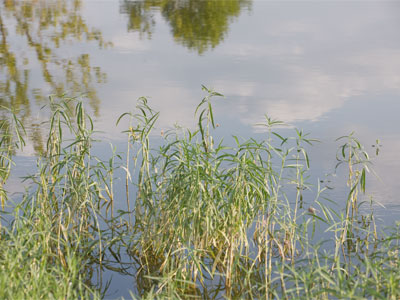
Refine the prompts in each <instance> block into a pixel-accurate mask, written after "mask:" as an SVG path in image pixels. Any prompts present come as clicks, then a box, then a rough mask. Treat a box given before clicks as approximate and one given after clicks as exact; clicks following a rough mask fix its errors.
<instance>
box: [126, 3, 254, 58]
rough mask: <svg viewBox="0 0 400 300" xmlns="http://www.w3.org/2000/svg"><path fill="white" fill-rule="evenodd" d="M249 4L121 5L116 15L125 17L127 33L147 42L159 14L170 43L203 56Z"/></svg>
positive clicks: (249, 6) (248, 7)
mask: <svg viewBox="0 0 400 300" xmlns="http://www.w3.org/2000/svg"><path fill="white" fill-rule="evenodd" d="M251 3H252V1H251V0H219V1H214V0H205V1H198V0H158V1H157V0H144V1H130V0H124V1H122V2H121V5H120V11H121V13H122V14H125V15H127V16H128V30H131V31H137V32H139V33H140V34H141V36H147V37H149V38H151V36H152V34H153V33H154V27H155V24H156V21H155V17H154V14H155V12H156V11H160V13H161V15H162V16H163V18H164V20H165V21H166V22H167V23H168V25H169V26H170V28H171V34H172V35H173V37H174V40H175V41H176V42H177V43H178V44H181V45H183V46H185V47H187V48H188V49H190V50H193V51H195V52H197V53H198V54H203V53H204V52H206V51H208V50H211V49H214V48H215V47H217V46H218V45H219V44H220V43H221V42H222V41H223V40H224V38H225V36H226V34H227V32H228V30H229V25H230V23H232V22H233V21H234V20H235V18H236V17H238V16H239V15H240V13H241V11H242V10H243V9H250V8H251Z"/></svg>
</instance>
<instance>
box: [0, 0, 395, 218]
mask: <svg viewBox="0 0 400 300" xmlns="http://www.w3.org/2000/svg"><path fill="white" fill-rule="evenodd" d="M399 13H400V3H399V2H395V1H369V2H360V1H354V2H349V1H346V2H344V1H335V2H332V1H322V2H316V1H310V2H303V1H279V2H278V1H276V2H275V1H251V0H231V1H222V0H221V1H195V0H175V1H172V0H171V1H144V2H143V1H127V0H122V1H105V0H103V1H100V0H99V1H97V0H86V1H61V0H48V1H38V2H35V3H33V2H31V1H15V2H12V1H6V0H5V1H2V2H1V4H0V105H1V106H7V107H11V108H13V109H16V110H19V111H20V112H19V116H20V117H21V118H22V119H23V121H24V123H25V126H26V127H27V129H28V133H29V138H28V139H27V147H26V148H25V151H24V152H23V153H18V155H19V158H17V159H16V161H17V166H16V171H15V173H14V176H13V177H12V178H11V179H10V183H9V187H8V188H9V190H11V191H20V189H21V187H20V185H19V180H18V177H19V176H23V175H24V173H29V170H30V169H32V170H33V168H34V166H35V164H34V160H33V159H27V158H26V157H27V156H30V157H32V156H35V155H36V154H37V153H39V152H40V151H41V149H43V147H44V145H45V141H44V139H43V134H44V132H45V130H44V129H43V125H42V122H43V120H44V119H45V118H46V113H45V111H44V110H41V107H42V106H43V105H44V104H45V103H47V96H48V95H49V94H52V93H57V94H60V93H64V92H65V93H67V94H68V95H71V96H75V95H80V94H82V93H85V94H86V95H87V102H88V106H89V107H90V109H91V110H92V112H93V114H94V116H95V123H96V124H95V127H96V128H97V130H100V131H101V133H100V134H99V136H100V137H101V138H102V139H103V140H104V141H106V143H104V144H105V146H104V152H106V151H108V149H109V145H108V144H107V142H108V141H109V142H113V143H115V144H119V143H121V142H122V141H123V140H124V135H123V134H122V133H121V131H122V130H123V129H124V127H123V126H115V121H116V119H117V118H118V116H119V115H120V114H122V113H123V112H126V111H130V110H132V109H133V108H134V106H135V103H136V99H137V98H138V97H140V96H147V97H149V101H150V105H151V106H152V107H153V108H154V109H156V110H158V111H160V112H161V115H160V119H159V123H158V127H157V130H156V131H157V132H160V131H161V129H165V128H171V127H172V125H173V124H174V123H178V124H180V125H182V126H187V127H192V126H194V122H193V120H194V118H193V116H194V109H195V107H196V105H197V104H198V102H199V101H200V100H201V98H202V97H203V96H204V93H203V92H202V91H201V84H204V85H205V86H207V87H210V88H214V89H215V90H216V91H218V92H220V93H222V94H224V95H225V97H226V98H225V99H222V100H221V101H219V102H218V103H216V105H215V114H216V119H217V121H218V123H219V124H221V126H220V127H219V128H218V129H217V132H216V134H217V135H218V136H220V137H221V136H225V137H226V139H229V137H230V136H231V135H233V134H234V135H240V136H243V137H249V136H256V137H258V138H262V137H263V132H262V131H260V128H259V127H257V126H254V124H256V123H258V122H260V121H262V119H263V115H264V114H265V113H267V114H268V115H269V116H271V117H273V118H277V119H280V120H282V121H285V122H286V123H288V124H289V126H288V127H286V128H285V129H282V130H284V131H285V130H288V131H290V130H292V128H294V127H298V128H303V129H304V130H305V131H306V132H311V133H312V136H314V137H316V138H319V139H320V140H321V141H322V143H320V144H317V145H316V146H315V147H314V148H312V149H311V150H310V157H311V159H312V161H311V164H312V168H313V170H314V173H313V174H312V177H313V178H312V180H315V181H316V180H317V179H318V178H321V177H323V176H324V175H325V174H327V173H332V172H333V171H334V166H335V152H336V148H337V146H338V145H339V144H338V142H335V139H336V138H337V137H339V136H342V135H345V134H348V133H350V132H352V131H355V132H356V135H357V136H358V137H359V139H360V140H361V141H362V142H363V144H364V145H365V146H366V149H367V150H368V151H369V152H370V153H371V154H372V157H373V161H374V167H373V168H374V169H375V171H376V173H377V174H378V175H379V177H380V179H376V178H375V177H373V176H371V178H370V180H369V181H368V183H367V190H368V192H369V194H370V195H372V196H373V198H374V200H376V201H378V202H380V203H381V204H383V205H384V206H386V207H387V208H389V210H384V209H382V208H378V215H379V216H380V217H382V218H385V220H386V223H388V224H390V223H392V222H394V221H395V220H398V218H399V210H398V207H399V203H400V199H399V196H398V192H397V190H398V188H397V187H398V182H399V181H400V175H399V174H400V173H399V172H398V170H399V168H400V161H399V159H398V153H399V152H400V124H399V121H398V113H399V112H400V98H399V96H400V74H399V70H400V37H399V35H398V28H399V27H400V19H399V18H398V16H399ZM0 116H1V118H4V117H3V116H4V111H3V110H0ZM377 139H379V141H380V142H379V143H380V144H381V145H382V146H381V149H380V153H379V156H378V157H377V158H375V155H373V154H374V153H375V149H376V147H373V146H372V145H375V143H376V140H377ZM98 151H100V152H101V151H103V150H98ZM27 164H28V165H31V166H32V168H29V167H27V166H26V165H27ZM18 167H20V168H19V169H18ZM339 174H340V173H339ZM342 181H343V180H342ZM333 184H334V183H333ZM343 188H344V187H343V186H337V191H338V194H340V191H341V190H342V189H343ZM333 197H335V194H333ZM340 200H341V199H338V201H340Z"/></svg>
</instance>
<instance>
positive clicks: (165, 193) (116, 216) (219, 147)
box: [0, 87, 400, 299]
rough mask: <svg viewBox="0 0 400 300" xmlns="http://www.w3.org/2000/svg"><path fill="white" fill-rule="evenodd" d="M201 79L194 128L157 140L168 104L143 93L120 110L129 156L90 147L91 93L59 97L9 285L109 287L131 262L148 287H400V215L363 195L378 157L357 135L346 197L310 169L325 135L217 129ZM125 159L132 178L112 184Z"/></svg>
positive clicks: (8, 238)
mask: <svg viewBox="0 0 400 300" xmlns="http://www.w3.org/2000/svg"><path fill="white" fill-rule="evenodd" d="M203 88H204V90H205V92H206V94H207V95H206V96H205V97H204V99H203V100H202V101H201V102H200V104H199V105H198V107H197V108H196V112H195V114H196V117H197V120H198V122H197V128H196V129H194V130H189V129H176V130H173V131H169V132H167V133H165V134H164V139H163V143H162V144H161V146H159V147H158V148H155V147H153V146H152V144H151V140H152V138H153V137H152V135H151V132H152V130H153V129H154V128H155V126H156V121H157V118H158V116H159V114H158V112H155V111H154V110H153V109H151V107H150V106H149V105H148V102H147V100H146V99H145V98H141V99H139V101H138V105H137V109H136V111H135V112H132V113H125V114H123V115H121V117H120V118H119V119H118V121H117V123H119V122H120V120H121V119H123V118H127V117H129V118H130V122H131V125H130V126H129V128H128V130H126V134H127V139H128V143H127V150H126V152H125V153H124V154H125V155H126V156H125V159H122V156H120V155H115V154H113V156H112V157H111V158H110V159H109V160H107V161H104V160H101V159H99V158H97V157H95V156H93V155H92V151H91V149H92V145H93V142H94V140H93V139H92V133H93V125H92V122H91V119H90V118H89V116H88V115H87V114H86V113H85V111H84V108H83V105H82V103H79V102H78V103H75V104H74V105H73V101H72V100H71V99H64V100H63V101H61V102H57V103H56V102H54V101H53V102H52V103H51V105H50V108H51V111H52V117H51V119H50V122H49V136H48V140H47V151H46V152H45V153H44V154H43V156H42V157H41V158H40V160H39V162H38V172H37V174H36V175H33V176H31V177H30V178H29V179H30V180H31V182H32V185H31V188H30V189H29V191H28V192H27V194H26V195H25V196H24V199H23V200H22V202H20V203H19V204H18V205H16V206H15V209H14V218H13V219H12V222H11V223H9V224H8V225H6V226H3V229H2V236H1V239H0V248H1V251H0V268H1V270H2V272H1V275H0V287H5V286H6V284H7V282H8V281H7V280H10V279H8V278H12V279H13V280H12V281H13V282H12V283H13V284H12V285H8V286H9V288H8V289H0V290H1V291H2V292H3V293H6V294H0V296H2V298H11V297H13V296H15V297H17V298H18V297H20V298H26V297H37V296H38V295H44V294H46V295H48V296H45V297H44V298H56V299H58V298H66V299H75V298H87V297H90V298H102V297H104V296H105V295H107V294H106V289H107V284H105V285H104V281H103V280H102V274H103V272H104V271H105V270H108V271H107V272H111V271H112V272H119V273H121V274H124V275H126V276H131V277H132V281H133V285H132V287H128V288H130V289H131V291H132V297H133V298H143V299H166V298H168V299H187V298H195V299H196V298H199V299H203V298H204V299H209V298H213V299H214V298H228V299H238V298H246V299H260V298H264V299H274V298H284V299H293V298H296V299H331V298H340V299H342V298H348V299H360V298H374V299H383V298H384V299H397V298H398V297H399V295H400V289H399V280H400V276H399V275H398V274H399V272H398V270H399V267H400V265H399V253H398V246H399V245H398V244H399V231H398V225H396V226H394V227H393V228H390V229H387V230H385V231H380V230H377V227H376V224H375V218H374V215H373V213H372V210H371V212H368V211H367V210H365V209H362V206H363V205H365V204H366V203H364V202H363V194H364V193H365V189H366V176H367V174H368V172H369V168H370V167H369V165H370V158H369V156H368V154H367V153H366V152H365V150H364V148H363V147H362V145H361V144H360V143H359V142H358V140H357V139H356V138H355V137H354V135H353V134H350V135H348V136H345V137H341V138H339V139H338V141H341V142H342V145H341V146H340V147H339V150H338V153H337V157H336V159H337V161H338V166H337V167H341V166H345V169H346V170H347V171H346V172H347V174H348V175H347V176H348V177H347V179H346V181H347V184H348V194H347V195H345V196H344V197H343V209H340V206H336V207H335V206H334V205H332V203H331V202H330V201H328V200H327V199H325V198H324V197H323V195H324V194H323V193H324V189H325V188H323V187H321V186H320V185H319V183H317V185H316V186H312V185H311V184H310V183H309V182H308V180H309V179H308V178H309V172H310V158H309V157H308V154H307V149H308V147H310V146H312V144H313V143H315V142H316V140H315V139H312V138H310V137H309V135H308V134H305V133H304V132H302V131H299V130H295V133H294V135H293V137H284V136H282V135H281V134H280V133H279V132H278V131H276V130H275V126H276V125H281V124H282V123H281V122H279V121H275V120H273V119H271V118H269V117H266V118H265V122H264V123H263V124H260V125H262V126H265V127H266V129H267V133H266V136H265V138H264V139H263V140H261V141H258V140H255V139H249V140H241V139H240V138H238V137H234V138H233V145H230V146H227V145H226V144H224V143H223V141H220V142H217V141H215V139H214V138H213V135H212V131H213V130H214V129H215V128H216V126H217V125H216V123H215V120H214V113H213V106H212V101H214V99H215V98H216V97H219V96H221V95H220V94H218V93H216V92H214V91H212V90H209V89H207V88H205V87H203ZM7 155H8V156H7V157H9V156H10V154H9V153H8V154H7ZM7 166H8V165H7ZM5 169H7V168H5ZM7 170H8V169H7ZM122 172H123V173H124V174H123V175H122V176H124V179H123V181H124V185H125V191H123V190H121V189H115V188H114V182H116V181H117V180H118V179H121V177H122V176H121V173H122ZM115 191H117V192H115ZM311 196H312V197H313V198H312V199H313V200H310V197H311ZM122 198H125V200H124V202H125V203H126V204H123V202H122V201H121V200H122ZM116 201H119V202H118V203H117V202H116ZM337 201H340V199H338V200H337ZM117 204H118V208H119V209H115V205H117ZM123 205H125V209H121V207H123ZM22 285H26V286H28V287H29V288H28V289H25V290H21V289H20V287H21V286H22ZM0 293H1V292H0ZM42 298H43V297H42Z"/></svg>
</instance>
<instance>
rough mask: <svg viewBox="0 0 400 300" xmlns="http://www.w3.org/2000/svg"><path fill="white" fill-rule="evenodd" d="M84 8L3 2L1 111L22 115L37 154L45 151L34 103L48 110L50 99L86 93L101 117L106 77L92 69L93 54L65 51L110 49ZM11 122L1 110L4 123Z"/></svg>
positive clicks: (76, 1)
mask: <svg viewBox="0 0 400 300" xmlns="http://www.w3.org/2000/svg"><path fill="white" fill-rule="evenodd" d="M81 8H82V5H81V1H80V0H73V1H65V0H47V1H45V0H27V1H17V0H3V1H2V2H0V106H3V107H8V108H11V109H13V110H14V111H18V112H19V113H18V117H19V118H21V120H22V121H23V123H24V124H25V126H26V127H27V128H29V129H30V130H29V131H28V132H29V134H30V139H31V140H32V142H33V143H32V144H33V147H34V149H35V151H36V152H40V151H41V148H42V145H41V143H40V142H39V141H38V138H39V137H40V130H39V128H38V124H35V122H34V121H32V120H31V119H32V118H31V117H30V116H31V105H32V103H31V102H30V100H29V99H32V98H34V99H35V100H36V102H37V103H38V104H43V103H44V101H45V99H46V98H47V96H48V94H57V95H60V94H62V93H64V92H68V93H71V94H74V95H76V94H81V93H84V94H86V95H87V97H88V99H90V104H91V107H92V109H93V111H94V113H95V114H97V113H98V112H99V103H100V101H99V98H98V96H97V94H96V90H95V88H94V84H95V83H102V82H104V81H105V73H103V72H102V71H101V70H100V68H98V67H93V66H91V63H90V57H89V54H79V55H77V56H73V55H70V54H69V53H67V51H65V46H70V45H74V44H78V43H83V42H85V43H88V42H92V43H95V44H96V45H97V46H98V47H100V48H103V47H106V46H107V43H106V42H105V41H104V40H103V37H102V34H101V32H100V31H99V30H96V29H92V28H89V26H88V25H87V24H86V22H85V20H84V19H83V17H82V15H81ZM33 82H34V84H33ZM5 118H6V113H5V112H4V111H3V112H2V111H1V109H0V120H3V122H4V121H5Z"/></svg>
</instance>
